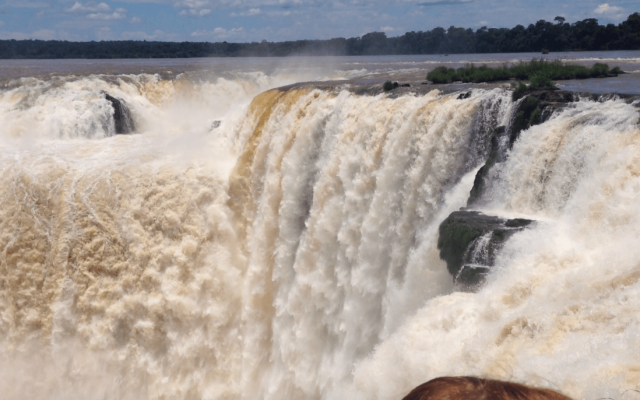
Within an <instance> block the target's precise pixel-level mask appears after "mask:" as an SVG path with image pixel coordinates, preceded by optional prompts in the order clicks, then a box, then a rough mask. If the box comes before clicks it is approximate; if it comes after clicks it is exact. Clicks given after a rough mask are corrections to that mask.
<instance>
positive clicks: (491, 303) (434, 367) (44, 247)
mask: <svg viewBox="0 0 640 400" xmlns="http://www.w3.org/2000/svg"><path fill="white" fill-rule="evenodd" d="M337 78H339V77H335V76H328V77H324V78H323V79H325V80H326V79H337ZM296 80H300V77H297V79H296V78H295V77H291V76H287V77H279V76H271V77H269V76H265V75H252V76H248V75H247V76H243V77H236V78H233V79H232V78H228V79H222V78H220V79H218V80H215V81H197V80H189V79H174V80H168V79H163V78H161V77H160V76H158V75H144V74H143V75H127V76H107V75H100V76H97V75H94V76H87V77H73V76H71V77H53V78H49V79H42V80H41V79H36V78H25V79H21V80H18V81H14V82H13V83H12V84H11V85H8V86H7V87H5V88H4V89H3V90H2V91H0V125H1V126H2V127H3V128H2V131H1V133H0V188H1V190H0V251H1V256H0V392H2V393H3V396H2V397H3V398H5V399H11V400H13V399H16V400H18V399H27V398H28V399H56V400H57V399H96V400H102V399H166V400H169V399H207V400H209V399H211V400H218V399H230V400H231V399H234V400H240V399H245V400H255V399H270V400H287V399H290V400H298V399H327V400H340V399H363V400H364V399H381V400H382V399H384V400H387V399H389V400H391V399H400V398H402V396H404V395H405V394H406V393H408V392H409V391H410V390H411V389H412V388H413V387H415V386H416V385H418V384H420V383H422V382H424V381H427V380H429V379H432V378H435V377H438V376H442V375H478V376H483V377H490V378H498V379H506V380H512V381H517V382H521V383H526V384H532V385H537V386H540V387H548V388H551V389H554V390H558V391H562V392H563V393H566V394H567V395H569V396H572V397H574V398H576V399H578V398H581V399H593V400H595V399H598V398H603V397H612V398H615V399H618V398H620V396H621V394H622V393H623V392H625V391H626V390H628V389H635V388H637V385H638V382H640V361H639V360H640V357H639V356H640V318H638V310H639V309H640V248H639V247H638V246H637V237H638V235H639V234H640V232H639V231H638V229H639V228H638V227H640V202H639V201H638V198H639V196H640V129H639V125H638V123H639V114H638V109H637V108H636V107H635V106H634V105H633V104H628V102H625V101H623V100H620V99H615V98H612V99H609V100H607V101H601V102H598V101H592V100H588V99H586V98H585V99H583V100H581V101H577V102H574V103H570V104H568V105H567V106H566V107H565V108H561V109H559V110H557V111H556V112H555V113H554V114H553V115H551V117H550V118H549V119H548V120H547V121H545V122H543V123H542V124H540V125H537V126H533V127H531V128H529V129H528V130H525V131H523V132H522V133H521V134H520V138H519V139H518V140H517V141H516V142H515V143H514V145H513V148H512V149H511V150H510V151H509V157H508V158H507V159H506V160H505V161H504V162H502V163H499V164H496V166H495V168H494V169H493V170H492V171H491V174H490V176H489V179H490V181H491V187H490V188H491V190H489V191H488V192H487V193H485V195H484V196H483V198H482V201H480V202H478V203H477V206H475V207H476V209H478V210H480V211H482V212H484V213H486V214H488V215H501V216H509V217H510V216H514V217H524V218H530V219H533V220H536V221H537V222H536V223H535V224H533V225H531V226H530V227H527V229H524V230H522V231H521V232H518V233H516V234H515V235H513V236H512V237H511V238H510V239H509V240H508V241H507V242H506V244H505V245H504V247H503V248H502V249H501V251H500V252H499V254H498V256H497V259H496V265H495V266H494V267H493V268H492V269H491V272H490V274H489V275H488V277H487V279H486V281H485V283H484V285H483V286H482V287H480V288H479V289H478V290H477V291H476V292H469V291H462V290H460V288H459V287H457V286H455V285H454V284H453V280H452V276H451V275H450V274H449V272H448V271H447V265H446V263H445V262H444V261H442V260H441V259H440V256H439V251H438V247H437V243H438V227H439V225H440V223H441V222H442V221H443V220H444V219H445V218H447V216H448V215H449V214H450V213H452V212H453V211H456V210H458V209H459V208H460V207H465V206H466V205H467V199H468V198H469V192H470V190H471V188H472V186H473V185H474V178H475V176H476V172H477V171H478V169H479V168H480V167H481V166H482V165H483V164H484V163H485V160H486V159H487V157H488V155H489V151H490V147H491V137H492V135H493V134H494V132H495V131H496V130H497V129H498V128H499V127H505V129H506V130H507V131H508V129H509V126H510V124H511V123H512V121H513V119H514V114H515V111H516V103H515V102H513V101H512V100H511V92H510V91H509V90H505V89H502V88H497V89H473V90H472V91H471V92H470V95H463V96H460V93H451V94H445V93H442V92H439V91H437V90H434V91H431V92H429V93H427V94H425V95H414V94H405V95H399V96H389V95H387V94H379V95H375V96H374V95H357V94H354V93H353V92H352V91H349V90H348V88H347V87H346V86H345V87H342V86H340V85H335V84H334V85H327V86H326V87H320V86H317V85H316V86H313V85H308V86H305V85H299V86H295V87H292V88H288V89H270V88H272V87H277V86H281V85H284V84H289V83H293V82H295V81H296ZM104 93H108V94H109V95H111V96H114V97H115V98H118V99H119V100H121V101H122V102H123V104H126V105H127V106H128V107H129V109H130V111H131V115H132V117H133V119H134V120H135V126H136V130H137V132H136V134H134V135H114V134H115V133H116V132H115V130H114V120H113V118H114V117H113V108H111V105H110V103H109V101H108V100H107V99H106V98H105V95H104ZM625 398H626V397H625Z"/></svg>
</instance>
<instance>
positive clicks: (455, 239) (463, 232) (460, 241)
mask: <svg viewBox="0 0 640 400" xmlns="http://www.w3.org/2000/svg"><path fill="white" fill-rule="evenodd" d="M532 222H534V221H532V220H529V219H522V218H516V219H505V218H500V217H496V216H490V215H485V214H483V213H481V212H478V211H456V212H453V213H451V215H449V217H447V219H445V220H444V221H443V222H442V224H440V232H439V233H440V236H439V237H438V249H439V250H440V258H441V259H442V260H444V261H446V263H447V269H448V271H449V273H450V274H451V275H452V276H453V280H454V282H455V283H456V284H459V285H462V286H467V287H473V286H476V285H478V284H480V283H481V282H482V280H483V279H484V276H485V275H486V274H487V272H488V271H489V269H490V268H491V267H492V266H493V265H494V262H495V258H496V255H497V253H498V251H499V250H500V248H501V247H502V245H503V244H504V242H505V241H506V240H507V239H508V238H510V237H511V236H512V235H513V234H514V233H516V232H519V231H521V230H523V229H524V228H525V227H526V226H528V225H530V224H531V223H532Z"/></svg>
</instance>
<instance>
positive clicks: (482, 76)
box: [427, 59, 622, 89]
mask: <svg viewBox="0 0 640 400" xmlns="http://www.w3.org/2000/svg"><path fill="white" fill-rule="evenodd" d="M619 73H622V71H621V70H620V68H618V67H616V68H613V69H611V70H610V69H609V66H608V65H607V64H600V63H597V64H595V65H594V66H593V67H591V68H587V67H583V66H581V65H569V64H563V63H562V62H561V61H559V60H554V61H547V60H544V59H542V60H536V59H533V60H531V61H521V62H519V63H518V64H515V65H511V66H507V65H506V64H505V65H502V67H498V68H490V67H487V66H486V65H482V66H480V67H476V66H475V65H473V64H469V65H467V66H466V67H462V68H458V69H457V70H455V69H453V68H447V67H438V68H436V69H434V70H433V71H431V72H429V73H428V74H427V80H429V81H431V82H433V83H452V82H458V81H460V82H465V83H467V82H473V83H480V82H495V81H506V80H509V79H518V80H529V81H531V84H532V85H533V86H534V87H536V88H540V89H542V88H548V87H552V86H553V84H552V82H551V80H565V79H586V78H601V77H607V76H614V75H617V74H619Z"/></svg>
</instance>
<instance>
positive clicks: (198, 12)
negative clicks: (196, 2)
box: [178, 8, 211, 17]
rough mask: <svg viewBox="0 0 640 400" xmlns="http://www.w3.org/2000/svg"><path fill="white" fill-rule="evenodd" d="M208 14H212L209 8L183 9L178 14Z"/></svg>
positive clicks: (195, 15)
mask: <svg viewBox="0 0 640 400" xmlns="http://www.w3.org/2000/svg"><path fill="white" fill-rule="evenodd" d="M207 14H211V10H210V9H208V8H203V9H202V10H197V9H188V10H182V11H180V12H179V13H178V15H191V16H194V17H204V16H205V15H207Z"/></svg>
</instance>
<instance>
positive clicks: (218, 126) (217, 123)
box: [210, 120, 222, 130]
mask: <svg viewBox="0 0 640 400" xmlns="http://www.w3.org/2000/svg"><path fill="white" fill-rule="evenodd" d="M220 124H222V121H220V120H216V121H213V123H212V124H211V128H210V130H214V129H218V128H220Z"/></svg>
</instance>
